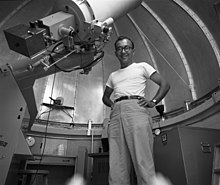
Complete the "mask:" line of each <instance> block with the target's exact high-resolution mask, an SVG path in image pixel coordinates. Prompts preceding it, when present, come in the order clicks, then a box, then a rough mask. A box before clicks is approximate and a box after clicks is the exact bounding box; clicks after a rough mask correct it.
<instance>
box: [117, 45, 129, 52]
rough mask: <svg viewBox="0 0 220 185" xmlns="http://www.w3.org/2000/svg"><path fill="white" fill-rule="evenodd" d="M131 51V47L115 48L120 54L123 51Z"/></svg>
mask: <svg viewBox="0 0 220 185" xmlns="http://www.w3.org/2000/svg"><path fill="white" fill-rule="evenodd" d="M131 49H132V47H131V46H124V47H117V48H116V51H117V52H122V51H123V50H124V51H125V52H128V51H130V50H131Z"/></svg>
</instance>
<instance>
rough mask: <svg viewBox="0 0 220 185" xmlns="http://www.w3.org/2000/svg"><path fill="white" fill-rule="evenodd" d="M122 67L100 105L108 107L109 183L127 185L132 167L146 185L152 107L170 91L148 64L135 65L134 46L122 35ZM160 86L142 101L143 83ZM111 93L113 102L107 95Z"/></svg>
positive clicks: (119, 51) (117, 44) (149, 171)
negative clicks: (151, 82) (150, 81)
mask: <svg viewBox="0 0 220 185" xmlns="http://www.w3.org/2000/svg"><path fill="white" fill-rule="evenodd" d="M115 55H116V57H117V58H118V60H119V62H120V65H121V68H120V69H118V70H117V71H115V72H113V73H111V74H110V76H109V79H108V81H107V83H106V88H105V91H104V95H103V98H102V100H103V103H104V104H105V105H106V106H108V107H111V109H112V111H111V114H110V125H109V166H110V169H109V184H110V185H129V184H130V169H131V165H132V164H133V166H134V169H135V172H136V175H137V181H138V184H139V185H149V184H150V182H151V179H152V178H153V177H154V176H155V169H154V162H153V156H152V152H153V134H152V127H151V124H152V121H151V117H150V115H149V110H148V108H153V107H154V106H155V105H156V104H157V103H158V102H160V101H161V100H162V99H163V98H164V97H165V95H166V94H167V92H168V91H169V88H170V86H169V84H168V83H167V82H166V80H165V79H164V78H162V76H161V75H160V74H159V73H158V72H157V71H156V70H155V69H154V68H153V67H152V66H150V65H149V64H147V63H145V62H141V63H134V62H133V55H134V43H133V42H132V40H131V39H130V38H128V37H125V36H120V37H119V38H118V39H117V40H116V42H115ZM148 79H150V80H152V81H153V82H155V83H156V84H158V85H159V89H158V91H157V93H156V94H155V96H154V97H153V99H152V100H147V99H145V87H146V81H147V80H148ZM113 92H114V101H112V100H111V98H110V96H111V94H112V93H113Z"/></svg>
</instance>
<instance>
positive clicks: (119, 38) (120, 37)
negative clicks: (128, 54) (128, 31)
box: [115, 36, 134, 49]
mask: <svg viewBox="0 0 220 185" xmlns="http://www.w3.org/2000/svg"><path fill="white" fill-rule="evenodd" d="M124 39H127V40H129V41H130V42H131V44H132V49H134V43H133V41H132V40H131V39H130V38H129V37H127V36H119V37H118V38H117V40H116V41H115V49H116V45H117V43H118V42H119V41H121V40H124Z"/></svg>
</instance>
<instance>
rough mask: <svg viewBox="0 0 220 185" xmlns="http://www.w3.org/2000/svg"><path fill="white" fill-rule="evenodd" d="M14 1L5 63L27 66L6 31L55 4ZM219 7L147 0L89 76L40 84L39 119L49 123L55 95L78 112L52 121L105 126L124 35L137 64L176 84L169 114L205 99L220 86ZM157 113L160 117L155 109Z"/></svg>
mask: <svg viewBox="0 0 220 185" xmlns="http://www.w3.org/2000/svg"><path fill="white" fill-rule="evenodd" d="M13 2H14V4H13ZM13 2H10V5H9V4H8V5H7V4H4V2H0V12H1V14H0V15H2V16H1V17H2V19H1V22H0V29H1V34H0V48H1V50H0V54H1V56H2V57H1V59H0V62H1V64H6V63H16V62H21V61H22V60H23V58H24V57H23V56H21V55H19V54H17V53H15V52H13V51H10V50H9V48H8V46H7V43H6V40H5V37H4V35H3V32H2V31H3V30H4V29H6V28H8V27H11V26H14V25H16V24H18V23H25V24H28V22H29V21H30V20H36V19H39V18H42V17H44V16H46V15H48V14H49V12H50V11H51V9H52V5H53V3H54V2H55V1H53V0H50V1H41V0H32V1H19V3H18V2H17V1H13ZM42 2H43V3H42ZM214 3H215V2H214V1H208V2H207V1H205V0H203V1H201V0H185V1H178V0H176V1H170V0H166V1H165V0H157V1H155V0H144V1H143V2H142V4H141V5H140V6H139V7H137V8H136V9H135V10H133V11H131V12H128V13H127V15H126V16H123V17H121V18H119V19H118V20H116V21H115V22H114V23H113V25H112V27H113V33H112V36H111V38H110V41H109V42H108V43H107V44H106V46H105V49H104V51H105V56H104V58H103V59H102V60H101V62H99V63H98V64H97V65H95V66H94V67H93V69H92V71H91V72H90V73H89V74H88V75H82V74H80V71H74V72H71V73H62V72H61V73H58V74H56V75H52V76H49V77H45V78H42V79H38V80H37V81H36V82H35V85H34V90H35V98H36V101H37V107H38V110H39V111H40V113H39V115H38V116H41V118H42V119H48V114H49V113H48V112H46V113H45V111H47V109H45V108H42V105H41V104H42V103H49V102H50V99H49V97H50V96H53V98H56V97H63V98H64V104H65V105H66V106H70V107H74V108H75V109H74V111H72V112H62V113H57V112H56V113H55V112H54V113H53V112H50V118H49V119H50V120H51V121H57V122H59V121H63V122H74V123H85V122H87V121H88V120H89V119H92V120H93V122H94V123H101V122H102V121H103V119H104V118H106V117H108V116H109V112H110V110H109V108H106V107H105V106H104V105H103V103H102V100H101V98H102V94H103V89H104V87H105V83H106V81H107V78H108V76H109V74H110V73H111V72H112V71H114V70H117V68H118V67H119V62H118V61H117V58H116V57H115V54H114V41H115V40H116V38H117V36H119V35H127V36H129V37H130V38H131V39H133V40H134V42H135V57H134V60H135V61H136V62H143V61H144V62H147V63H149V64H151V65H153V66H154V67H155V68H156V69H157V70H158V71H159V72H160V73H161V74H162V76H164V78H166V79H167V80H168V81H169V82H170V84H171V90H170V92H169V94H168V95H167V96H166V98H165V99H164V100H163V102H162V103H163V104H165V108H166V111H173V110H175V109H178V108H180V107H182V106H184V101H185V100H190V101H193V100H196V99H198V98H200V97H202V96H204V95H205V94H207V93H208V92H210V91H211V90H212V89H214V88H215V87H216V86H217V84H218V81H217V80H218V78H219V74H220V70H219V61H220V59H219V48H218V45H219V44H220V35H219V31H220V24H219V21H220V20H219V19H218V15H217V14H216V12H215V9H214V7H213V5H214ZM2 9H4V11H2ZM12 10H13V11H12ZM148 85H149V88H148V89H146V94H147V95H146V97H147V98H149V99H150V98H151V97H153V95H154V94H155V92H156V90H157V88H158V87H157V86H156V85H155V84H153V83H151V82H149V84H148ZM151 112H152V115H158V113H157V112H156V110H155V109H153V110H151ZM26 117H28V114H27V115H26Z"/></svg>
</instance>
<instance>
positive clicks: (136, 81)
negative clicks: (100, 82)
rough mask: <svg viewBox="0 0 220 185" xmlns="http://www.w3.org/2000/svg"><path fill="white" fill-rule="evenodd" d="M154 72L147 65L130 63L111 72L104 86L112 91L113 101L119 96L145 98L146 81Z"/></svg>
mask: <svg viewBox="0 0 220 185" xmlns="http://www.w3.org/2000/svg"><path fill="white" fill-rule="evenodd" d="M155 71H156V70H155V69H154V68H153V67H152V66H151V65H149V64H148V63H145V62H141V63H132V64H131V65H129V66H128V67H126V68H123V69H119V70H117V71H115V72H112V73H111V74H110V76H109V78H108V80H107V83H106V85H107V86H108V87H110V88H112V89H113V90H114V99H117V98H119V97H121V96H131V95H139V96H142V97H144V96H145V88H146V81H147V79H149V78H150V76H151V75H152V74H153V73H154V72H155Z"/></svg>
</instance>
